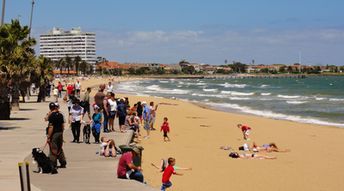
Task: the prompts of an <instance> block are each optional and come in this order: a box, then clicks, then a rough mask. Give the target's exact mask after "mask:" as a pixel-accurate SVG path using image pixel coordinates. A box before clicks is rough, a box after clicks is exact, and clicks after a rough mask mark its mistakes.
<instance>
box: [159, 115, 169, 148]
mask: <svg viewBox="0 0 344 191" xmlns="http://www.w3.org/2000/svg"><path fill="white" fill-rule="evenodd" d="M160 131H163V132H164V141H165V142H166V139H167V141H170V138H169V137H168V135H167V133H169V132H170V126H169V125H168V119H167V117H164V123H163V124H162V126H161V129H160Z"/></svg>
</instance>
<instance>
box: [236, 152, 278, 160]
mask: <svg viewBox="0 0 344 191" xmlns="http://www.w3.org/2000/svg"><path fill="white" fill-rule="evenodd" d="M229 157H231V158H234V159H277V157H274V156H265V155H258V154H257V153H252V154H251V153H243V154H239V153H237V152H231V153H229Z"/></svg>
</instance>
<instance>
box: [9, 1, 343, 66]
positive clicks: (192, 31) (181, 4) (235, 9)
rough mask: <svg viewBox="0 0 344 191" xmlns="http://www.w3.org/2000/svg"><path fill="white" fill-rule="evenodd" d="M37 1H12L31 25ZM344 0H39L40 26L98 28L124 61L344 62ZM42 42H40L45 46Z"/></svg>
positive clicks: (109, 54) (43, 29) (109, 49)
mask: <svg viewBox="0 0 344 191" xmlns="http://www.w3.org/2000/svg"><path fill="white" fill-rule="evenodd" d="M31 1H32V0H7V1H6V16H5V22H9V21H10V20H11V19H13V18H17V19H19V20H20V21H21V22H22V23H23V24H24V25H28V23H29V16H30V9H31ZM343 7H344V1H343V0H35V6H34V15H33V25H32V33H33V36H34V37H36V38H37V39H39V35H40V34H43V33H47V32H48V31H49V30H51V29H52V28H53V27H59V28H63V29H65V30H70V29H71V28H73V27H81V29H82V30H83V31H87V32H95V33H96V39H97V55H98V56H103V57H105V58H107V59H108V60H113V61H119V62H159V63H177V62H179V61H180V60H182V59H186V60H188V61H190V62H197V63H206V64H223V63H224V61H225V60H228V62H232V61H239V62H243V63H251V62H252V60H254V61H255V64H276V63H282V64H292V63H297V62H299V60H301V63H303V64H309V65H326V64H335V65H344V61H343V60H344V54H343V50H344V23H343V22H344V20H343V18H344V11H343ZM38 47H39V46H38V45H37V46H36V49H37V51H38V52H39V50H38Z"/></svg>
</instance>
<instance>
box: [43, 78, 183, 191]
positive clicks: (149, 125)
mask: <svg viewBox="0 0 344 191" xmlns="http://www.w3.org/2000/svg"><path fill="white" fill-rule="evenodd" d="M81 87H82V86H81V82H80V81H79V80H76V82H75V83H65V84H64V85H63V84H62V82H58V83H57V84H56V85H54V89H53V95H54V102H51V103H50V104H49V108H50V111H49V112H48V114H47V115H46V117H45V120H46V121H48V128H47V143H49V146H50V153H49V158H50V159H51V161H52V162H53V164H54V166H55V167H57V161H59V163H60V168H65V167H66V165H67V162H66V159H65V155H64V152H63V142H64V140H63V131H64V129H65V123H66V120H65V118H64V115H63V112H61V111H60V107H59V100H60V99H63V101H65V102H67V107H68V117H66V118H67V124H68V125H69V127H70V128H71V132H72V135H73V140H72V141H71V142H72V143H81V142H82V141H83V142H86V143H89V139H88V140H86V141H85V140H84V139H85V138H83V140H82V141H81V138H80V136H81V132H82V131H81V127H82V126H84V128H87V127H90V129H91V130H90V132H91V133H92V135H93V137H94V143H96V144H100V148H101V149H100V152H99V153H100V155H101V156H105V157H116V156H117V154H122V153H121V152H119V151H118V150H119V149H118V147H116V143H115V140H114V139H109V138H107V137H105V136H101V134H102V133H109V132H114V131H117V130H116V129H115V126H114V123H115V121H116V119H117V120H118V127H119V129H118V132H120V133H125V132H126V131H127V130H132V131H133V132H134V136H135V137H136V138H137V140H138V141H140V140H141V139H140V137H141V130H140V129H141V127H143V128H144V129H145V131H146V135H145V136H144V137H143V138H144V139H149V138H150V132H151V131H154V130H156V129H155V128H154V123H155V120H156V114H157V111H158V106H159V104H155V103H154V102H149V104H148V103H147V102H146V101H139V102H137V103H135V104H134V105H133V106H132V107H131V106H130V104H129V99H128V98H127V97H124V98H116V96H115V92H114V90H115V89H114V86H113V84H112V82H109V83H108V84H107V85H105V84H103V85H100V86H99V89H98V92H97V93H96V94H95V96H94V98H93V100H92V99H91V95H90V94H91V92H92V89H91V88H89V87H88V88H86V91H85V93H84V94H83V96H81V92H82V91H81ZM64 91H65V94H64V95H63V92H64ZM91 108H92V109H93V112H92V111H91ZM85 115H86V117H85ZM160 131H161V132H162V133H163V140H164V141H165V142H166V141H170V137H169V136H168V133H169V132H170V126H169V123H168V118H167V117H164V122H163V124H162V126H161V129H160ZM83 132H84V133H85V129H84V131H83ZM86 132H87V131H86ZM140 154H141V151H140V150H139V149H138V148H136V147H133V148H132V149H131V151H130V152H125V153H123V154H122V155H121V157H120V159H119V164H118V169H117V176H118V178H121V179H133V180H137V181H139V182H144V178H143V174H142V172H141V170H142V169H141V167H140V166H139V165H135V164H134V162H133V161H134V159H135V158H136V157H140ZM167 164H168V165H167ZM163 165H165V166H161V167H160V169H161V171H162V172H164V173H163V179H162V187H161V190H165V189H166V188H168V187H170V186H171V185H172V183H171V182H170V180H169V179H170V177H171V175H172V174H177V175H178V173H176V172H175V169H177V168H176V167H175V159H173V158H169V159H168V161H167V162H164V163H163ZM182 169H183V168H182ZM182 169H181V170H182Z"/></svg>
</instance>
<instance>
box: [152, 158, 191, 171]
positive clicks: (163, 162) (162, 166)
mask: <svg viewBox="0 0 344 191" xmlns="http://www.w3.org/2000/svg"><path fill="white" fill-rule="evenodd" d="M151 165H152V166H153V167H155V168H156V169H158V171H159V172H164V170H165V169H166V167H167V166H168V162H167V160H166V159H161V160H160V165H159V166H157V165H155V164H154V163H151ZM173 168H174V169H175V170H192V168H185V167H180V166H173Z"/></svg>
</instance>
